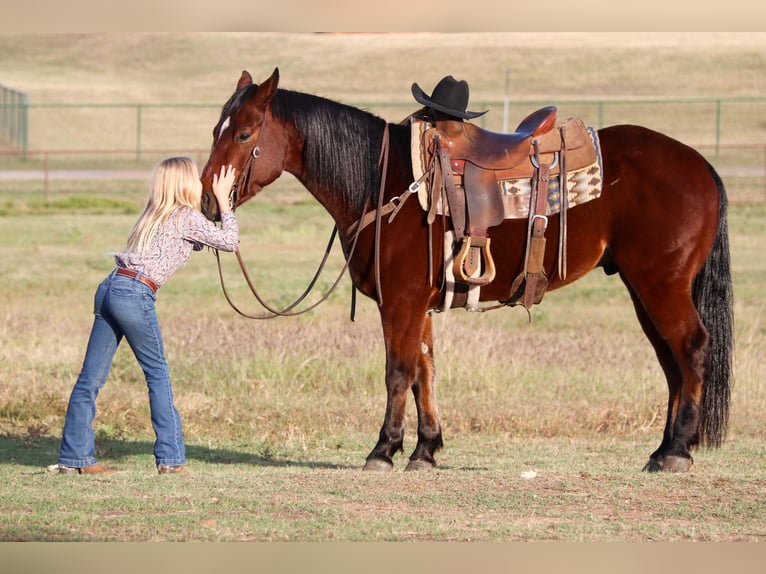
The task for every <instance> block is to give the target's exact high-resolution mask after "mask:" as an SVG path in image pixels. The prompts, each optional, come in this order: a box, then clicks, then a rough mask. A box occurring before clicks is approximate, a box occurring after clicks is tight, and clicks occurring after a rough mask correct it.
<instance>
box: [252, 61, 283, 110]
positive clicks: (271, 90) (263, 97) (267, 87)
mask: <svg viewBox="0 0 766 574" xmlns="http://www.w3.org/2000/svg"><path fill="white" fill-rule="evenodd" d="M278 85H279V68H274V71H273V72H272V73H271V76H269V78H268V79H267V80H264V81H263V83H262V84H261V85H260V86H259V88H258V93H257V94H256V96H255V98H256V106H258V107H259V108H260V109H266V106H267V105H268V103H269V102H270V101H271V98H273V97H274V94H276V93H277V86H278Z"/></svg>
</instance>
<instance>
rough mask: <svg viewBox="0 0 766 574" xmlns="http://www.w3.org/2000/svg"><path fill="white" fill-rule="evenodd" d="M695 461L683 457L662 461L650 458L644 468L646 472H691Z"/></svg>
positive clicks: (670, 457) (663, 459)
mask: <svg viewBox="0 0 766 574" xmlns="http://www.w3.org/2000/svg"><path fill="white" fill-rule="evenodd" d="M692 463H693V460H692V459H691V458H686V457H683V456H666V457H663V458H662V460H661V461H660V460H656V459H654V458H650V459H649V462H647V463H646V465H645V466H644V469H643V470H644V472H689V471H690V470H691V468H692Z"/></svg>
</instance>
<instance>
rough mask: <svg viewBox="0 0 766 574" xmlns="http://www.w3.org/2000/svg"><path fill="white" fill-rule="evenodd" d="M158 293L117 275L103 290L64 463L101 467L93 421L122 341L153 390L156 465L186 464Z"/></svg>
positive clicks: (70, 414)
mask: <svg viewBox="0 0 766 574" xmlns="http://www.w3.org/2000/svg"><path fill="white" fill-rule="evenodd" d="M155 298H156V295H155V293H153V292H152V290H151V289H150V288H149V287H148V286H147V285H144V284H143V283H141V282H139V281H136V280H135V279H131V278H130V277H123V276H120V275H115V274H114V272H112V273H111V274H110V275H109V276H108V277H107V278H106V279H104V281H103V282H102V283H101V284H100V285H99V286H98V289H97V290H96V296H95V302H94V314H95V316H96V317H95V320H94V322H93V329H92V330H91V333H90V339H89V340H88V349H87V351H86V353H85V359H84V361H83V365H82V370H81V371H80V376H79V377H78V378H77V382H76V383H75V386H74V388H73V389H72V394H71V396H70V398H69V406H68V407H67V413H66V419H65V422H64V431H63V436H62V439H61V453H60V456H59V464H62V465H65V466H71V467H76V468H82V467H85V466H90V465H92V464H95V463H96V452H95V437H94V433H93V419H94V418H95V416H96V397H97V396H98V393H99V391H100V390H101V388H102V387H103V386H104V383H106V379H107V376H108V375H109V371H110V369H111V367H112V360H113V359H114V354H115V352H116V351H117V347H118V346H119V344H120V341H122V338H123V337H125V339H126V340H127V341H128V344H129V345H130V348H131V349H132V350H133V354H134V355H135V356H136V359H138V363H139V365H140V366H141V369H143V371H144V376H145V377H146V384H147V386H148V387H149V408H150V411H151V419H152V427H153V428H154V433H155V435H156V441H155V443H154V456H155V459H156V462H157V464H158V465H159V464H164V465H168V466H177V465H181V464H186V452H185V448H184V439H183V431H182V429H181V418H180V417H179V415H178V411H177V410H176V408H175V405H174V404H173V389H172V388H171V386H170V370H169V368H168V363H167V359H166V358H165V347H164V345H163V342H162V333H161V332H160V325H159V322H158V320H157V312H156V311H155V308H154V301H155Z"/></svg>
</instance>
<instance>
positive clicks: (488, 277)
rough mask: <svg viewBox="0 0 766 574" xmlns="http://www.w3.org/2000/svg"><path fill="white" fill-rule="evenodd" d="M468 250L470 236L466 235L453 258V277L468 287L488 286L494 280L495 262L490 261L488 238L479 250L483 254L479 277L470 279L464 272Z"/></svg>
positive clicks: (469, 247)
mask: <svg viewBox="0 0 766 574" xmlns="http://www.w3.org/2000/svg"><path fill="white" fill-rule="evenodd" d="M470 250H471V236H470V235H468V236H467V237H463V245H462V247H461V248H460V252H459V253H458V254H457V257H456V258H455V263H454V267H453V270H454V273H455V276H456V277H457V278H458V279H460V280H461V281H464V282H466V283H468V284H469V285H478V286H480V287H483V286H484V285H488V284H489V283H491V282H492V281H493V280H494V279H495V262H494V261H493V260H492V255H491V254H490V252H489V237H486V238H485V241H484V245H483V246H482V248H481V251H482V253H483V254H484V263H485V265H484V266H485V269H484V273H483V274H482V275H481V276H480V277H470V276H469V275H468V274H467V273H466V272H465V260H466V258H467V257H468V252H469V251H470Z"/></svg>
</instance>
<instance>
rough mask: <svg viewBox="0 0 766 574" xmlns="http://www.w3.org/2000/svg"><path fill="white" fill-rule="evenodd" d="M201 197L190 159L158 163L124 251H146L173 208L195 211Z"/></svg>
mask: <svg viewBox="0 0 766 574" xmlns="http://www.w3.org/2000/svg"><path fill="white" fill-rule="evenodd" d="M201 194H202V184H201V183H200V178H199V171H197V166H196V165H195V164H194V162H193V161H192V160H191V159H190V158H188V157H170V158H167V159H164V160H162V161H161V162H160V163H158V164H157V165H156V166H155V168H154V172H153V175H152V186H151V190H150V193H149V199H148V200H147V202H146V207H144V210H143V212H142V213H141V215H140V216H139V217H138V220H137V221H136V224H135V225H134V226H133V231H131V233H130V236H129V237H128V243H127V248H126V249H127V251H131V252H134V253H140V252H142V251H146V250H147V249H148V248H149V246H150V245H151V241H152V238H153V237H154V235H155V234H156V233H157V229H158V228H159V227H160V225H161V224H162V223H164V222H165V221H166V220H167V219H168V217H169V216H170V214H171V213H173V212H174V211H175V210H176V209H177V208H179V207H181V206H187V207H192V208H194V209H199V205H200V198H201Z"/></svg>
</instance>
